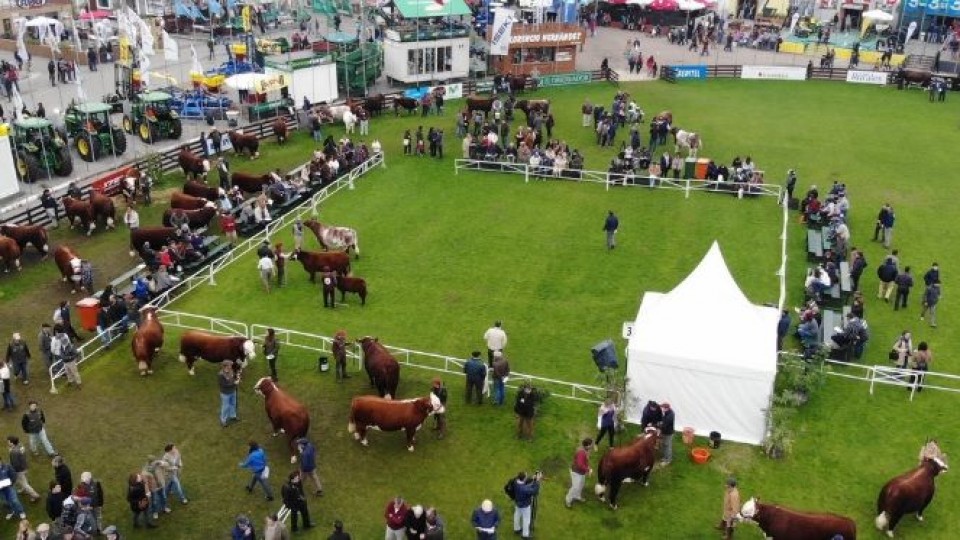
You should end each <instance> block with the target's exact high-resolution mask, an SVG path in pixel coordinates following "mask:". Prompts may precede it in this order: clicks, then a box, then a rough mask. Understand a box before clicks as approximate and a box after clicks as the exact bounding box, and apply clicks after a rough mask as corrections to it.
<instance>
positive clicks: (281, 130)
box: [271, 117, 288, 144]
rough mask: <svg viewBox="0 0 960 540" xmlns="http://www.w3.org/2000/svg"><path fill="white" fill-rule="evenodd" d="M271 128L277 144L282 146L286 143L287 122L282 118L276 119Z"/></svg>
mask: <svg viewBox="0 0 960 540" xmlns="http://www.w3.org/2000/svg"><path fill="white" fill-rule="evenodd" d="M271 127H272V128H273V135H274V136H275V137H276V138H277V144H284V143H286V142H287V131H288V130H287V121H286V119H284V118H283V117H278V118H277V119H276V120H274V121H273V124H271Z"/></svg>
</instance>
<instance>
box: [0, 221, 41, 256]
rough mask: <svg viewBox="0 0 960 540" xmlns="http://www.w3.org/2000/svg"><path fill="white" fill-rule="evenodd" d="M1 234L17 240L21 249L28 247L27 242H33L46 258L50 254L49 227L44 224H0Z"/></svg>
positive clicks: (35, 247)
mask: <svg viewBox="0 0 960 540" xmlns="http://www.w3.org/2000/svg"><path fill="white" fill-rule="evenodd" d="M0 234H2V235H3V236H9V237H10V238H13V239H14V240H16V241H17V245H18V246H20V251H23V250H25V249H27V244H31V245H33V247H34V249H36V250H37V251H38V252H40V254H41V255H43V258H44V259H46V258H47V255H49V254H50V244H49V242H48V240H47V229H46V227H44V226H43V225H3V226H0Z"/></svg>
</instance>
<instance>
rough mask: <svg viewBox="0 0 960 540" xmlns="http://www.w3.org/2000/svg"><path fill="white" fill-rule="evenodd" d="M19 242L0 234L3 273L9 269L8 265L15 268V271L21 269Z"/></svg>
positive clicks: (0, 256) (0, 255) (0, 257)
mask: <svg viewBox="0 0 960 540" xmlns="http://www.w3.org/2000/svg"><path fill="white" fill-rule="evenodd" d="M20 253H21V251H20V244H17V241H16V240H14V239H13V238H9V237H7V236H0V259H3V263H4V264H3V271H4V273H6V272H9V271H10V267H11V266H14V267H16V268H17V272H19V271H21V270H23V268H22V267H21V266H20Z"/></svg>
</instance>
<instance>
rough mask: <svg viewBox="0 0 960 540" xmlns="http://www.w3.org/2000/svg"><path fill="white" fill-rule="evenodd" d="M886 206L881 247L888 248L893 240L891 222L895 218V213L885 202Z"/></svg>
mask: <svg viewBox="0 0 960 540" xmlns="http://www.w3.org/2000/svg"><path fill="white" fill-rule="evenodd" d="M886 206H887V213H886V216H885V217H884V219H883V247H885V248H887V249H890V244H891V243H892V242H893V224H894V223H895V222H896V220H897V215H896V213H894V211H893V207H892V206H890V203H887V205H886Z"/></svg>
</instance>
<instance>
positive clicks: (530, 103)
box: [513, 99, 550, 119]
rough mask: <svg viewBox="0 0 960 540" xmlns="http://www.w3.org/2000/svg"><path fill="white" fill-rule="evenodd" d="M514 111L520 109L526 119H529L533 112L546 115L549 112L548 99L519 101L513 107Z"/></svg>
mask: <svg viewBox="0 0 960 540" xmlns="http://www.w3.org/2000/svg"><path fill="white" fill-rule="evenodd" d="M513 107H514V108H515V109H520V110H521V111H523V114H525V115H526V116H527V119H529V118H530V115H531V114H533V113H534V112H539V113H541V114H547V113H549V112H550V100H549V99H521V100H517V102H516V103H515V104H514V106H513Z"/></svg>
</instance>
